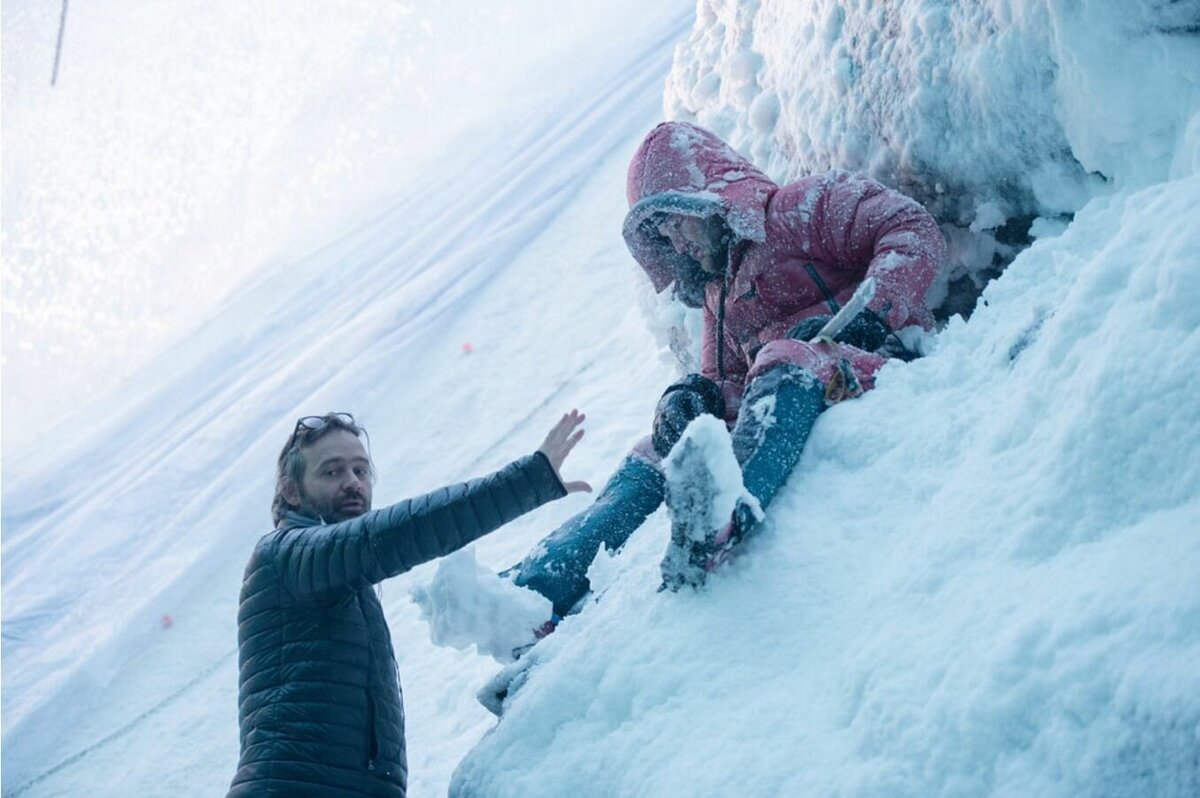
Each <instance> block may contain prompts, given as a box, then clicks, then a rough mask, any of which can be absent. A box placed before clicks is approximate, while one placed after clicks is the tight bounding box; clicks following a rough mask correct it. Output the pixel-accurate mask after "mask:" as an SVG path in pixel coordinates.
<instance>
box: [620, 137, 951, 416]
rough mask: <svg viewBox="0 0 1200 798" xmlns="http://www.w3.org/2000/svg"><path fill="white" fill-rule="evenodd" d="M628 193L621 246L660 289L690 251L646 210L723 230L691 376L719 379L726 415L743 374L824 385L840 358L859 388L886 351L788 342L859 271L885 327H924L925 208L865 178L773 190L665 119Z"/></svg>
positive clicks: (640, 157)
mask: <svg viewBox="0 0 1200 798" xmlns="http://www.w3.org/2000/svg"><path fill="white" fill-rule="evenodd" d="M627 192H628V197H629V204H630V206H631V207H630V211H629V214H628V216H627V217H626V219H625V228H624V235H625V241H626V243H627V244H628V245H629V250H630V252H632V253H633V256H634V257H635V258H636V259H637V261H638V263H640V264H641V266H642V268H643V269H645V271H646V274H647V275H649V277H650V280H651V281H652V282H653V283H654V287H655V289H656V290H658V291H662V290H664V289H665V288H666V287H667V286H668V285H669V284H670V283H672V282H673V281H675V280H676V274H677V273H679V272H678V269H679V268H680V265H681V263H680V260H681V259H683V260H684V261H688V260H690V259H688V258H687V256H686V255H680V254H678V253H676V252H675V250H674V248H672V247H671V245H670V242H669V241H667V239H665V238H663V237H662V236H660V235H659V234H658V232H657V230H656V229H655V227H654V221H655V219H654V217H655V216H656V215H657V214H661V213H676V214H684V215H690V216H700V217H707V216H712V215H720V217H721V218H722V219H723V220H724V221H725V223H726V225H727V226H728V227H729V229H730V230H731V231H732V233H733V237H734V242H733V243H732V244H731V246H730V252H731V258H730V261H731V267H732V268H731V273H730V275H728V277H727V284H726V285H724V286H722V283H721V281H720V280H712V281H711V282H709V283H708V284H707V285H706V286H705V287H704V296H703V305H704V342H703V357H702V361H701V371H702V373H703V374H704V375H705V376H706V377H708V378H710V379H713V380H715V381H717V382H718V383H720V384H721V386H722V390H723V392H724V394H725V397H726V403H727V406H728V407H729V414H728V415H729V418H730V419H731V420H732V418H734V417H736V414H737V405H738V403H739V401H740V398H741V395H742V392H743V389H744V388H745V384H746V382H747V381H748V380H749V379H752V378H753V377H755V376H756V375H757V374H759V373H760V372H762V371H764V370H765V369H768V368H770V367H772V366H774V365H776V364H778V363H781V362H791V363H795V364H797V365H799V366H802V367H805V368H808V369H809V370H811V371H813V372H814V373H816V375H817V376H818V377H819V378H820V379H821V380H822V381H823V382H826V383H828V382H829V381H830V378H831V377H832V375H833V374H834V373H835V372H836V371H837V370H838V367H839V361H842V365H843V371H844V366H845V365H849V366H850V367H851V369H852V370H853V372H854V376H855V377H856V378H857V381H858V383H859V385H860V387H861V389H863V390H865V389H868V388H870V387H872V385H873V384H874V375H875V372H876V371H877V370H878V369H879V367H880V366H881V365H882V364H883V363H884V362H885V358H884V357H883V356H881V355H878V354H875V353H871V352H863V351H862V350H859V349H856V348H854V347H851V346H846V345H839V346H837V347H836V348H831V347H829V346H827V345H816V346H814V345H810V344H808V343H806V342H802V341H796V340H793V339H790V338H788V332H789V331H790V330H791V329H792V328H793V327H794V326H795V325H796V324H797V323H798V322H800V321H802V320H803V319H806V318H809V317H810V316H816V315H820V314H829V313H832V312H834V311H835V310H836V308H838V307H840V306H841V304H842V303H844V302H845V301H846V300H847V299H849V298H850V296H851V295H853V293H854V289H855V288H857V287H858V285H859V283H861V282H862V281H863V280H864V279H866V278H867V277H868V276H873V277H874V278H875V281H876V291H875V298H874V299H873V300H872V301H871V303H870V305H869V307H870V308H871V309H872V310H873V311H875V312H876V313H877V314H879V316H880V317H881V318H882V319H883V320H884V321H885V322H886V323H887V324H888V326H889V327H891V328H892V329H893V330H899V329H901V328H903V327H907V326H910V325H919V326H921V327H923V328H925V329H929V327H930V326H931V325H932V322H933V318H932V315H931V314H930V312H929V309H928V308H927V307H926V305H925V294H926V292H927V291H928V290H929V286H930V284H931V283H932V282H933V279H934V277H935V275H936V274H937V271H938V268H939V266H940V264H941V261H942V259H943V257H944V255H945V241H944V240H943V238H942V234H941V231H939V230H938V227H937V223H936V222H934V220H933V217H931V216H930V215H929V213H928V212H927V211H926V210H925V209H924V208H922V207H921V206H920V205H919V204H918V203H916V202H914V201H913V200H912V199H910V198H908V197H906V196H904V195H903V194H900V193H899V192H897V191H893V190H891V189H889V188H886V187H885V186H883V185H881V184H880V183H877V182H875V181H874V180H870V179H868V178H865V177H862V176H858V175H852V174H848V173H845V172H830V173H828V174H822V175H813V176H811V177H805V178H802V179H800V180H798V181H796V182H794V183H790V184H788V185H786V186H783V187H782V188H781V187H780V186H778V185H776V184H775V183H774V182H773V181H771V180H770V179H769V178H768V177H767V176H766V175H764V174H763V173H762V172H761V171H759V170H758V169H757V168H755V167H754V165H753V164H751V163H750V162H749V161H747V160H746V159H745V158H743V157H742V156H740V155H738V154H737V153H736V152H735V151H734V150H733V149H732V148H731V147H730V146H729V145H727V144H726V143H725V142H723V141H721V139H719V138H717V137H716V136H715V135H713V134H712V133H709V132H708V131H706V130H703V129H702V128H699V127H696V126H695V125H691V124H688V123H686V122H664V123H663V124H660V125H659V126H657V127H656V128H654V130H652V131H650V133H649V135H647V136H646V138H645V140H644V141H643V142H642V145H641V147H639V148H638V151H637V153H636V154H635V155H634V157H633V161H632V163H631V164H630V166H629V178H628V185H627ZM683 268H684V270H685V271H686V269H687V268H688V266H687V265H686V264H683ZM723 289H724V290H723ZM722 294H724V318H723V320H722V323H721V324H720V325H718V310H719V308H720V305H721V301H722ZM694 299H695V301H699V297H698V296H697V297H695V298H694ZM718 327H720V328H721V333H722V334H721V338H722V340H720V341H718V340H717V337H718ZM718 347H723V351H722V352H721V356H720V363H721V369H720V370H718V354H717V353H718ZM722 372H723V373H722Z"/></svg>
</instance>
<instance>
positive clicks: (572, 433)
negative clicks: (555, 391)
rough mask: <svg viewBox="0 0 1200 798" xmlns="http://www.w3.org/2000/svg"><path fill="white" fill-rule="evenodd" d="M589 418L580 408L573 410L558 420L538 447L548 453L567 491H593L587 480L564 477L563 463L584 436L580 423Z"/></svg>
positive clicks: (555, 471) (548, 458) (547, 455)
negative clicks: (568, 479) (567, 479)
mask: <svg viewBox="0 0 1200 798" xmlns="http://www.w3.org/2000/svg"><path fill="white" fill-rule="evenodd" d="M585 418H587V416H585V415H584V414H583V413H580V412H579V411H578V410H572V411H571V412H570V413H567V414H566V415H564V416H563V417H562V418H560V419H559V420H558V423H557V424H555V425H554V428H553V429H551V430H550V432H549V433H548V434H547V435H546V440H544V441H543V442H542V445H541V446H540V447H539V448H538V451H539V452H541V453H542V454H544V455H546V459H547V460H549V461H550V465H551V466H553V467H554V473H555V474H557V475H558V479H559V481H560V482H562V484H563V485H564V486H565V487H566V489H567V493H579V492H580V491H583V492H585V493H591V492H592V486H591V485H589V484H588V483H586V482H583V481H580V480H577V481H574V482H567V481H566V480H565V479H563V478H562V464H563V461H564V460H566V459H567V455H568V454H570V453H571V450H572V449H574V448H575V444H577V443H579V439H580V438H582V437H583V430H581V429H578V427H579V425H580V424H582V423H583V421H584V419H585Z"/></svg>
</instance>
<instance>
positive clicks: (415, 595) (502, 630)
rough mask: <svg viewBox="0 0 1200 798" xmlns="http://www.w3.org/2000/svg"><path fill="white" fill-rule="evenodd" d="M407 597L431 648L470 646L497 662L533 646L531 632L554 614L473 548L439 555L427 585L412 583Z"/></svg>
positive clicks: (543, 600) (546, 601) (544, 600)
mask: <svg viewBox="0 0 1200 798" xmlns="http://www.w3.org/2000/svg"><path fill="white" fill-rule="evenodd" d="M411 594H412V599H413V601H414V602H416V604H417V606H418V607H420V608H421V618H422V619H423V620H425V621H426V622H428V623H429V639H430V640H432V641H433V644H434V645H436V646H451V647H453V648H457V649H465V648H469V647H470V646H472V645H474V646H475V647H476V648H477V649H478V650H479V652H480V653H481V654H488V655H490V656H491V657H492V658H494V659H496V660H497V661H499V662H511V661H512V660H513V650H514V649H517V648H520V647H522V646H525V645H528V644H529V643H532V642H533V640H534V635H533V631H534V629H537V628H538V627H540V626H541V625H542V624H543V623H545V622H546V621H547V620H549V619H550V616H551V615H552V614H553V610H552V609H551V606H550V600H549V599H547V598H546V597H545V596H542V595H541V594H539V593H536V592H534V591H532V590H528V589H526V588H523V587H517V586H516V585H514V584H513V583H512V582H510V581H508V580H507V579H504V578H502V577H499V576H497V575H496V574H494V573H492V572H491V571H489V570H488V569H486V568H484V567H483V566H482V565H480V564H479V563H478V562H476V560H475V547H474V546H467V547H466V548H465V549H462V550H460V551H457V552H455V553H454V554H451V555H450V556H448V557H443V558H442V559H441V561H440V562H439V563H438V568H437V572H436V573H435V574H434V576H433V579H432V580H431V581H430V582H429V584H417V585H414V586H413V588H412V591H411Z"/></svg>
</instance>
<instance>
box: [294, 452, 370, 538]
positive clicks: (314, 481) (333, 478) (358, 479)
mask: <svg viewBox="0 0 1200 798" xmlns="http://www.w3.org/2000/svg"><path fill="white" fill-rule="evenodd" d="M303 451H304V462H305V469H304V478H303V479H302V480H301V481H300V484H299V485H298V486H297V487H298V497H297V498H298V502H297V509H298V510H299V511H300V512H302V513H304V514H305V515H309V516H312V517H314V518H321V519H324V521H325V522H326V523H331V524H333V523H337V522H339V521H345V520H346V519H348V518H354V517H356V516H360V515H362V514H363V513H365V512H366V511H367V510H370V509H371V461H370V460H369V459H368V458H367V450H366V449H365V448H364V447H363V444H362V441H360V440H359V439H358V437H357V436H356V435H354V434H353V433H351V432H347V431H346V430H342V429H335V430H333V431H332V432H330V433H328V434H326V435H323V436H322V437H321V438H320V439H318V440H317V441H316V442H315V443H313V444H312V445H311V446H305V447H304V450H303ZM289 499H290V497H289Z"/></svg>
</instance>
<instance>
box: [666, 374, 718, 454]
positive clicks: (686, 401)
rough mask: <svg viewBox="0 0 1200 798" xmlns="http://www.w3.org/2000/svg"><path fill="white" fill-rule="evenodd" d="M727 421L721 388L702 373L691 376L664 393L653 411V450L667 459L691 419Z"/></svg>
mask: <svg viewBox="0 0 1200 798" xmlns="http://www.w3.org/2000/svg"><path fill="white" fill-rule="evenodd" d="M706 413H707V414H709V415H712V416H716V417H717V418H724V416H725V397H724V395H723V394H722V393H721V388H720V386H719V385H717V384H716V383H715V382H713V381H712V380H710V379H708V378H707V377H704V376H701V375H700V374H689V375H687V376H686V377H684V378H683V379H682V380H680V381H679V382H677V383H675V384H673V385H671V386H670V387H669V388H667V390H666V391H664V392H663V395H662V398H661V399H659V400H658V407H657V408H655V411H654V432H653V434H652V435H651V436H650V440H651V442H652V443H653V444H654V451H656V452H658V455H659V457H666V456H667V454H668V453H670V451H671V449H672V448H674V446H675V444H676V443H678V442H679V438H680V436H682V435H683V431H684V430H685V429H687V425H688V424H690V423H692V420H693V419H695V418H696V417H698V416H702V415H704V414H706Z"/></svg>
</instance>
